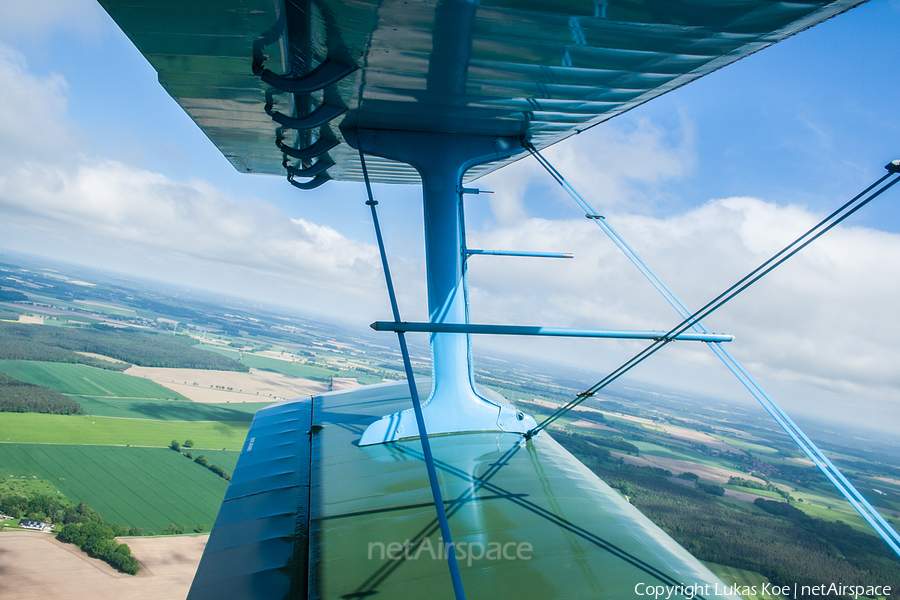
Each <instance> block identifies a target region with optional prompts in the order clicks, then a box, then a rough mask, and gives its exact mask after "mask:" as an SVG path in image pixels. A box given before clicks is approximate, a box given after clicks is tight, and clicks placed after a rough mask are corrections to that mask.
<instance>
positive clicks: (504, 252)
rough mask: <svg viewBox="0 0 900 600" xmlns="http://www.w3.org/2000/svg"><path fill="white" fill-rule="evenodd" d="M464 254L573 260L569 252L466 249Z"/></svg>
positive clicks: (573, 256)
mask: <svg viewBox="0 0 900 600" xmlns="http://www.w3.org/2000/svg"><path fill="white" fill-rule="evenodd" d="M466 254H470V255H471V254H488V255H490V256H529V257H533V258H575V255H574V254H572V253H571V252H519V251H518V250H474V249H472V248H466Z"/></svg>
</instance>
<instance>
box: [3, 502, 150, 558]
mask: <svg viewBox="0 0 900 600" xmlns="http://www.w3.org/2000/svg"><path fill="white" fill-rule="evenodd" d="M0 512H2V513H3V514H5V515H7V516H10V517H13V518H16V519H18V518H26V519H32V520H35V521H43V522H45V523H54V524H57V525H59V526H60V527H59V535H58V536H57V539H58V540H59V541H61V542H67V543H69V544H75V545H76V546H78V547H79V548H81V549H82V550H84V551H85V552H87V554H88V555H90V556H92V557H94V558H99V559H100V560H102V561H104V562H106V563H108V564H110V565H111V566H112V567H113V568H115V569H117V570H119V571H121V572H123V573H128V574H129V575H135V574H137V572H138V571H139V570H140V565H139V564H138V561H137V559H136V558H134V557H133V556H132V555H131V549H130V548H129V547H128V546H127V545H126V544H120V543H118V542H117V541H116V540H115V539H114V538H115V537H116V536H117V535H125V534H127V533H137V534H138V535H140V534H139V533H138V532H130V531H128V530H126V529H123V528H122V527H120V526H118V525H112V526H109V525H105V524H104V523H103V518H102V517H101V516H100V515H99V514H97V512H96V511H94V510H93V509H92V508H91V507H89V506H88V505H87V504H85V503H84V502H82V503H80V504H79V505H78V506H75V505H74V504H73V503H72V502H71V501H70V500H69V499H68V498H65V497H61V496H48V495H46V494H26V495H24V496H23V495H20V494H19V493H16V492H14V491H11V490H10V491H6V492H5V493H0Z"/></svg>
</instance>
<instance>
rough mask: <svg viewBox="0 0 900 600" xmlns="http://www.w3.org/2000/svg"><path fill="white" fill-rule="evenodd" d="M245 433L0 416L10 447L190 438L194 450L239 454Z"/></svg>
mask: <svg viewBox="0 0 900 600" xmlns="http://www.w3.org/2000/svg"><path fill="white" fill-rule="evenodd" d="M249 429H250V423H249V422H238V423H236V422H233V421H216V422H207V421H150V420H145V419H117V418H111V417H91V416H68V415H42V414H35V413H8V412H7V413H0V442H10V443H32V444H105V445H111V446H127V445H131V446H155V447H165V446H168V445H169V443H170V442H171V441H172V440H173V439H176V440H179V441H184V440H186V439H188V438H190V439H192V440H194V442H195V445H196V447H197V448H215V449H227V450H240V449H241V447H242V446H243V444H244V439H245V438H246V437H247V431H248V430H249Z"/></svg>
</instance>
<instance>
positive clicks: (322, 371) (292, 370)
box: [195, 345, 338, 382]
mask: <svg viewBox="0 0 900 600" xmlns="http://www.w3.org/2000/svg"><path fill="white" fill-rule="evenodd" d="M195 348H201V349H203V350H206V351H208V352H215V353H216V354H221V355H222V356H227V357H228V358H233V359H234V360H238V357H239V356H240V355H239V354H238V352H237V351H235V350H228V349H226V348H216V347H212V346H208V345H198V346H195ZM240 362H242V363H243V364H245V365H247V366H248V367H250V368H252V369H261V370H266V371H275V372H276V373H281V374H283V375H292V376H294V377H300V378H302V379H312V380H313V381H324V382H328V381H331V378H332V377H334V376H335V375H337V374H338V371H337V369H326V368H325V367H318V366H315V365H305V364H303V363H296V362H288V361H286V360H277V359H275V358H266V357H264V356H254V355H253V354H247V353H244V355H243V358H241V360H240Z"/></svg>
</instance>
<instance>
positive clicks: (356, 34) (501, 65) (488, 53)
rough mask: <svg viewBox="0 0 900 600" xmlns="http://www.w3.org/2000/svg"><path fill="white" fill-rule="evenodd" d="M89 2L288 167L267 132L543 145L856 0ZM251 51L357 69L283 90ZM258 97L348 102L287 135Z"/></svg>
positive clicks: (388, 170) (407, 175)
mask: <svg viewBox="0 0 900 600" xmlns="http://www.w3.org/2000/svg"><path fill="white" fill-rule="evenodd" d="M100 3H101V4H102V5H103V6H104V7H105V8H106V10H107V11H108V12H109V14H110V15H111V16H112V17H113V19H115V21H116V22H117V23H118V24H119V26H120V27H121V28H122V29H123V30H124V31H125V33H126V34H127V35H128V36H129V37H130V38H131V40H132V41H133V42H134V43H135V45H136V46H137V47H138V49H139V50H140V51H141V52H142V53H143V54H144V55H145V56H146V57H147V59H148V60H149V61H150V63H151V64H152V65H153V67H154V68H155V69H156V70H157V71H158V73H159V81H160V83H161V84H162V85H163V87H165V89H166V90H167V91H168V92H169V94H171V95H172V97H173V98H175V100H176V101H177V102H178V103H179V104H180V105H181V106H182V107H183V108H184V110H185V111H187V113H188V114H189V115H190V116H191V118H193V119H194V121H195V122H196V123H197V124H198V125H199V126H200V128H201V129H202V130H203V131H204V132H205V133H206V135H207V136H209V138H210V139H211V140H212V141H213V143H214V144H216V146H217V147H218V148H219V149H220V150H221V151H222V153H223V154H224V155H225V156H226V157H227V158H228V160H229V161H231V163H232V164H233V165H234V166H235V168H236V169H238V170H240V171H246V172H253V173H273V174H284V173H285V170H284V168H283V166H282V159H283V155H282V153H281V151H280V150H279V149H278V148H277V147H276V145H275V141H276V138H283V141H284V143H286V144H287V145H289V146H293V147H307V146H309V145H310V144H312V143H313V142H314V141H315V140H316V139H319V138H323V137H324V138H334V139H335V140H337V141H342V140H343V136H342V130H343V131H352V129H353V128H354V127H358V128H366V129H400V130H408V131H427V132H441V133H459V134H477V135H490V136H497V135H506V136H513V137H517V136H522V137H526V138H530V139H531V140H532V142H533V143H534V144H535V145H536V146H537V147H538V148H543V147H545V146H548V145H550V144H553V143H555V142H557V141H559V140H561V139H564V138H566V137H568V136H570V135H573V134H576V133H578V132H580V131H582V130H584V129H586V128H588V127H591V126H594V125H597V124H598V123H601V122H603V121H605V120H607V119H610V118H612V117H614V116H615V115H618V114H621V113H622V112H624V111H627V110H629V109H631V108H634V107H635V106H638V105H640V104H642V103H644V102H646V101H648V100H650V99H652V98H655V97H657V96H659V95H661V94H664V93H665V92H667V91H670V90H672V89H675V88H677V87H679V86H681V85H684V84H686V83H689V82H691V81H693V80H695V79H697V78H699V77H701V76H703V75H705V74H708V73H710V72H712V71H714V70H716V69H719V68H721V67H723V66H725V65H727V64H729V63H731V62H734V61H735V60H738V59H740V58H742V57H744V56H747V55H749V54H752V53H753V52H756V51H758V50H760V49H762V48H765V47H766V46H769V45H771V44H773V43H775V42H778V41H780V40H782V39H784V38H786V37H788V36H790V35H793V34H794V33H796V32H798V31H801V30H803V29H805V28H807V27H810V26H812V25H815V24H816V23H818V22H820V21H823V20H825V19H828V18H830V17H832V16H834V15H836V14H838V13H840V12H842V11H844V10H847V9H849V8H851V7H852V6H855V5H857V4H859V3H860V0H798V1H790V2H787V1H785V2H779V1H772V0H730V1H727V2H722V1H720V0H690V1H672V0H641V1H636V0H593V1H591V0H528V1H521V0H515V1H514V0H483V1H481V2H477V3H472V2H464V1H462V0H423V1H407V0H381V1H378V2H376V1H374V0H369V1H366V0H355V1H353V0H289V1H288V2H286V3H282V1H281V0H216V1H215V2H213V1H212V0H154V2H143V1H138V0H100ZM254 45H256V54H257V57H258V59H257V60H263V59H265V60H264V66H265V67H266V68H268V69H270V70H271V71H273V72H275V73H280V74H288V73H290V74H293V75H298V74H304V73H307V72H309V71H310V70H312V68H314V67H315V66H316V65H319V64H321V63H322V62H323V61H324V60H325V59H326V58H328V59H330V60H332V61H337V62H341V63H344V64H347V65H353V66H356V67H359V68H358V70H356V71H355V72H353V73H351V74H350V75H349V76H347V77H345V78H344V79H342V80H340V81H338V82H337V83H334V84H333V85H329V86H328V87H326V88H325V89H324V91H320V92H315V93H312V94H286V93H280V92H278V91H277V90H275V89H274V88H271V87H269V86H268V85H266V84H264V83H263V82H262V81H261V80H260V79H259V78H258V77H256V76H255V75H254V74H253V73H252V64H253V57H254ZM267 102H269V103H270V104H271V107H272V108H273V109H274V110H277V111H278V112H281V113H283V114H285V115H289V116H290V115H293V116H303V115H307V114H309V113H310V112H312V110H313V109H315V108H316V107H317V106H319V105H321V104H323V103H324V104H328V105H330V106H334V107H338V108H339V109H346V111H347V112H346V113H344V114H343V115H342V116H340V117H338V118H336V119H334V120H332V121H331V122H329V123H327V124H325V125H323V126H321V127H317V128H316V129H314V130H311V131H306V132H295V131H292V130H283V129H281V128H280V127H279V126H278V125H277V124H276V123H274V122H273V121H272V120H271V119H270V118H269V116H268V115H267V114H266V111H265V106H266V103H267ZM327 158H329V159H331V160H333V161H334V162H335V163H336V164H335V166H333V167H330V168H329V169H328V173H329V175H330V176H331V177H332V178H333V179H342V180H353V181H360V180H361V177H362V175H361V170H360V167H359V161H358V156H357V155H356V152H355V151H354V150H353V149H351V148H350V147H349V146H348V145H347V144H346V143H341V144H339V145H338V146H337V147H335V148H333V149H332V150H330V151H329V152H328V154H327ZM509 160H513V159H509ZM503 164H504V163H503V162H495V163H492V164H491V165H486V166H482V167H477V168H475V169H473V170H472V171H471V172H470V173H469V174H468V178H469V179H472V178H476V177H478V176H480V175H483V174H484V173H486V172H488V171H490V170H493V169H496V168H499V167H500V166H502V165H503ZM294 166H297V167H300V166H308V162H307V163H306V164H305V165H299V164H295V165H294ZM368 166H369V171H370V173H371V175H372V177H373V179H374V180H375V181H381V182H399V183H402V182H417V181H418V176H417V174H416V172H415V171H414V170H413V169H412V168H411V167H409V166H407V165H402V164H398V163H393V162H390V161H387V160H383V159H375V158H373V159H372V160H371V162H370V164H369V165H368Z"/></svg>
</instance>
